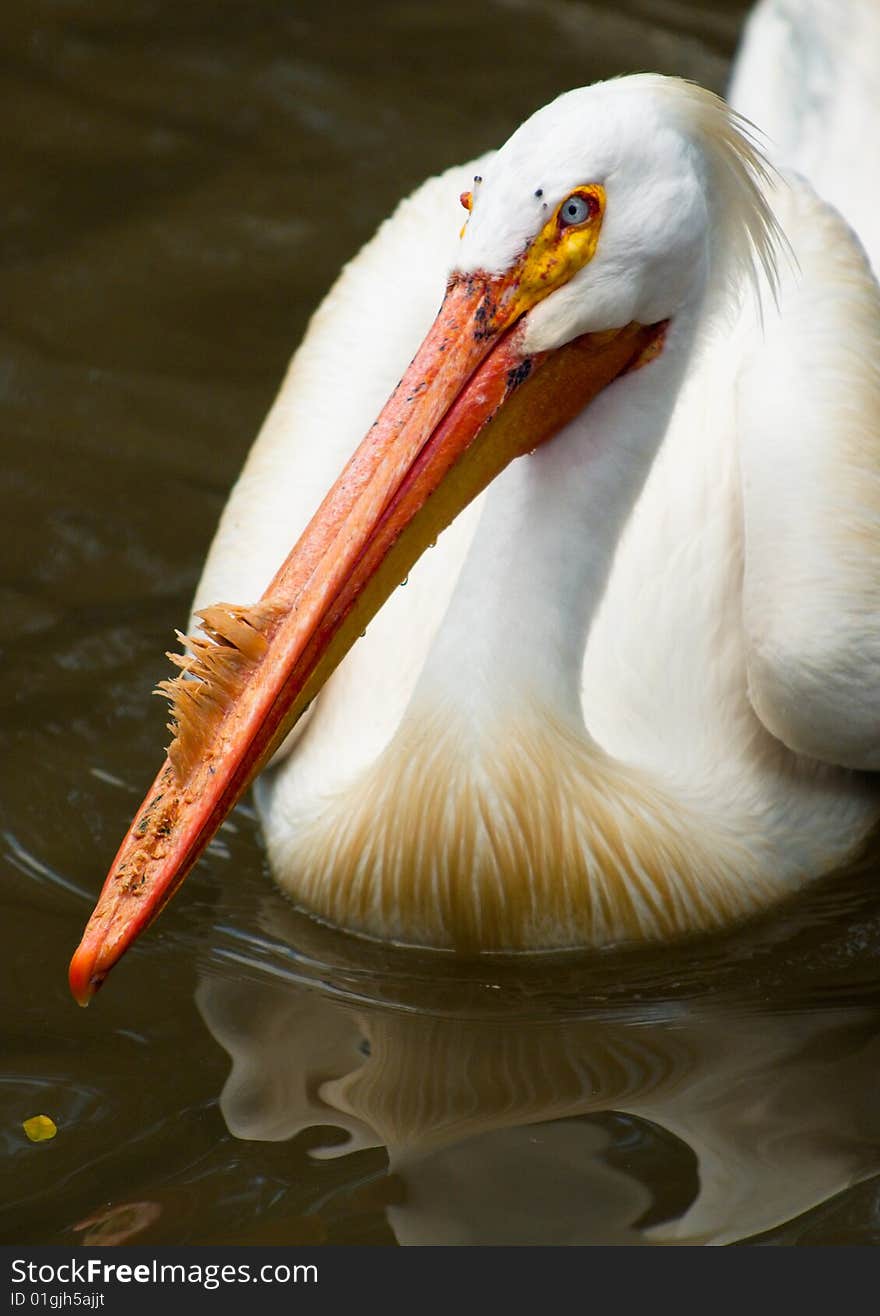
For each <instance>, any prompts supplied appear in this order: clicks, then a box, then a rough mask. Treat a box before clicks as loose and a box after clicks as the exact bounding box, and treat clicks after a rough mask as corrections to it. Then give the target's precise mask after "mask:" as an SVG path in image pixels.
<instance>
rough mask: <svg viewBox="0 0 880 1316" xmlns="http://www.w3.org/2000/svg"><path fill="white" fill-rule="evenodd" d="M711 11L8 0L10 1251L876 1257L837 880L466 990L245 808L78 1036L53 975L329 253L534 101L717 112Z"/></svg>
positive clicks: (872, 1043)
mask: <svg viewBox="0 0 880 1316" xmlns="http://www.w3.org/2000/svg"><path fill="white" fill-rule="evenodd" d="M744 9H745V6H744V5H742V4H739V3H737V4H733V3H728V2H727V0H724V2H723V3H722V0H718V2H717V3H709V2H708V0H705V2H704V3H696V2H695V0H689V2H686V0H668V2H664V3H660V4H657V3H653V2H651V3H649V2H648V0H641V3H640V2H639V0H628V2H627V3H608V4H589V5H588V4H581V3H575V2H574V0H570V2H567V0H545V2H543V3H538V2H532V0H507V2H506V3H487V4H475V3H472V2H465V0H443V3H436V4H435V3H431V2H430V0H427V2H425V3H418V4H416V3H409V4H406V3H402V2H401V3H376V4H371V5H360V4H355V3H351V0H345V2H344V3H333V4H328V5H324V6H313V5H308V6H306V5H300V4H297V3H293V0H287V2H284V3H283V2H282V0H276V2H274V3H270V2H269V0H229V2H227V3H217V2H216V0H200V2H199V3H193V2H190V3H181V2H180V0H127V2H126V3H123V0H7V4H6V6H5V8H4V21H3V24H2V27H0V146H2V153H3V161H4V174H5V183H4V189H3V205H2V208H0V263H2V281H3V302H2V305H3V316H2V321H0V335H2V341H0V426H2V436H3V453H4V456H3V461H2V469H0V481H2V490H3V497H2V513H3V515H2V528H0V535H2V542H3V548H2V558H0V565H2V577H0V600H2V616H3V627H2V645H3V653H2V663H3V674H2V681H0V700H2V705H3V714H2V721H0V737H2V757H0V773H2V788H0V810H2V813H0V833H2V836H0V841H2V866H3V879H2V887H0V899H2V903H3V918H2V924H0V950H2V963H3V971H2V996H3V1022H2V1030H3V1064H2V1072H0V1133H2V1140H3V1141H2V1147H3V1159H2V1162H0V1219H2V1223H0V1239H2V1241H4V1242H29V1243H36V1242H66V1243H76V1242H79V1241H85V1240H91V1241H95V1240H96V1239H103V1241H107V1242H112V1241H113V1239H114V1238H116V1239H122V1238H128V1239H130V1240H131V1241H137V1242H145V1243H146V1242H150V1243H161V1242H166V1243H167V1242H185V1241H194V1242H225V1241H228V1242H267V1241H271V1242H281V1241H291V1242H293V1241H321V1240H328V1241H331V1242H351V1243H364V1242H366V1243H383V1244H384V1243H393V1242H394V1241H395V1240H398V1241H401V1242H413V1241H414V1242H431V1241H437V1242H440V1241H465V1240H473V1241H493V1242H498V1241H512V1242H557V1241H558V1242H602V1241H630V1242H644V1243H663V1242H675V1241H679V1240H681V1239H693V1240H697V1239H706V1240H708V1241H733V1240H739V1239H748V1238H754V1237H759V1238H760V1239H761V1241H766V1242H771V1243H785V1244H790V1243H840V1242H853V1241H857V1242H863V1243H871V1242H874V1241H876V1240H877V1239H878V1238H880V1232H878V1231H880V1216H878V1212H880V1178H877V1177H876V1176H877V1175H880V1145H878V1135H880V1114H878V1102H877V1077H876V1076H877V1072H878V1058H880V1057H878V1040H877V1039H878V1029H880V958H878V957H880V907H878V902H877V901H876V899H875V898H874V897H873V896H872V881H871V878H872V874H871V872H870V870H869V868H866V871H865V872H864V873H856V874H853V875H852V876H851V877H849V878H846V879H845V880H841V881H838V882H837V883H825V884H820V885H819V886H817V887H815V888H813V889H812V890H811V891H809V892H808V893H807V894H806V895H805V896H804V897H803V898H801V899H800V900H798V901H797V902H795V903H794V904H792V905H791V906H789V907H787V908H786V909H784V910H780V911H777V912H775V913H774V914H773V915H771V916H769V917H768V918H766V919H765V920H763V921H762V922H761V923H759V924H756V925H755V926H753V927H751V928H749V929H745V930H741V931H739V932H737V933H735V934H731V935H730V936H727V937H724V938H717V939H714V940H713V941H711V942H705V943H702V944H700V945H695V946H692V947H690V948H683V947H678V948H674V949H667V950H665V951H663V952H662V953H660V952H650V953H649V952H638V953H636V952H627V953H620V952H618V953H614V954H611V953H609V954H602V955H594V956H591V957H583V958H581V959H580V960H578V959H567V960H566V959H563V960H549V959H544V960H540V961H538V962H536V963H533V964H532V965H531V966H530V967H528V966H527V967H519V966H517V965H515V964H508V965H506V966H505V965H485V966H479V965H478V966H475V967H470V968H468V967H466V966H462V965H459V964H456V963H455V961H453V960H449V959H447V958H445V957H438V956H433V957H432V956H426V955H416V954H403V953H394V952H391V951H383V950H381V949H380V948H375V947H374V948H369V947H366V948H365V947H362V946H361V947H358V946H357V945H356V944H353V943H352V942H350V941H349V940H347V939H346V938H344V937H341V936H335V935H332V934H329V933H327V932H322V931H320V930H319V929H317V928H315V927H314V926H313V925H311V924H310V923H309V922H308V921H307V920H303V919H301V918H298V917H296V916H294V915H293V914H292V913H291V911H290V910H289V909H288V907H287V906H286V905H285V904H284V902H283V901H282V900H281V898H280V897H278V896H277V895H276V893H275V892H274V890H273V888H272V887H271V885H270V883H269V880H268V877H267V874H266V871H265V862H264V859H263V855H262V850H261V843H260V838H259V833H258V830H257V828H256V825H255V822H254V819H253V815H252V813H251V811H250V810H249V809H248V807H247V806H245V807H243V808H240V809H239V810H238V812H237V813H236V815H235V816H234V818H233V820H232V822H231V823H230V824H228V825H227V827H226V828H225V829H224V830H223V832H222V833H221V835H220V838H219V840H218V841H217V842H216V843H215V844H214V845H213V846H212V848H211V851H210V853H209V855H208V856H207V859H206V860H205V861H204V862H203V863H202V864H201V865H200V867H199V869H198V870H197V872H196V873H195V874H194V875H193V876H192V878H191V879H190V881H189V883H188V886H187V890H186V892H185V894H184V895H183V896H182V897H181V898H180V900H178V901H177V902H176V903H175V904H174V905H173V906H172V907H171V908H170V909H169V910H168V912H167V913H166V915H165V916H164V918H163V920H162V922H161V923H160V924H159V925H158V926H157V927H156V928H155V929H154V930H153V931H152V932H151V933H150V934H149V935H148V936H147V937H146V938H145V939H144V940H143V942H142V943H141V944H140V945H139V946H138V947H137V948H136V949H135V951H134V952H133V953H132V954H131V955H130V956H129V958H128V960H127V961H126V962H125V963H124V964H123V965H122V966H121V967H120V968H119V969H118V970H117V971H116V973H115V974H114V978H113V980H112V982H111V983H110V985H109V986H108V988H107V989H106V990H105V992H104V993H102V995H101V997H100V998H99V1000H98V1001H97V1002H96V1004H95V1006H94V1007H93V1008H92V1009H91V1010H90V1011H89V1012H87V1013H83V1012H81V1011H79V1010H77V1009H76V1007H75V1006H74V1005H73V1004H72V1003H71V1001H70V998H69V996H68V994H67V987H66V980H65V972H66V964H67V960H68V958H69V955H70V952H71V950H72V948H73V946H74V945H75V943H76V941H77V939H78V936H79V933H80V929H81V926H82V924H83V922H84V920H85V918H86V915H87V913H88V911H89V908H90V902H91V900H92V898H93V896H94V894H95V893H96V892H97V889H98V887H99V885H100V883H101V881H102V879H103V876H104V873H105V872H106V869H107V865H108V863H109V860H110V859H111V857H112V854H113V852H114V851H115V848H116V845H117V843H118V841H119V839H120V837H121V835H122V833H123V831H124V829H125V827H126V825H127V822H128V820H129V817H130V815H131V812H132V810H133V808H134V807H135V806H136V805H137V804H138V803H139V801H140V799H141V796H142V794H143V790H144V788H145V786H146V785H147V784H148V783H149V781H150V780H151V779H152V776H153V773H154V771H155V768H156V766H157V762H158V759H157V755H158V754H159V753H160V748H161V746H162V744H163V743H164V739H165V737H164V730H163V723H164V720H165V717H164V711H163V708H162V707H161V706H160V704H159V702H158V701H157V700H152V699H150V697H149V691H150V689H151V688H152V686H153V684H154V683H155V681H156V680H157V679H158V678H159V677H160V676H164V675H165V674H166V664H165V661H164V659H163V658H162V653H163V650H164V649H165V648H166V647H167V646H168V643H169V641H170V639H171V635H172V631H173V628H174V626H176V625H181V624H182V623H183V622H184V621H185V619H186V616H187V613H188V605H189V599H190V595H191V592H192V589H193V586H194V584H195V581H196V578H197V575H198V571H199V565H200V562H201V559H202V556H203V554H204V552H205V550H206V548H207V544H208V541H209V538H210V535H211V533H212V530H213V526H214V523H215V521H216V518H217V516H218V513H219V511H220V508H221V507H222V505H223V502H224V499H225V496H226V492H227V490H228V488H229V485H230V483H231V481H232V479H233V478H234V475H235V473H236V471H237V468H238V467H239V465H240V463H241V461H242V459H243V456H244V454H245V452H246V450H247V447H248V445H249V443H250V440H251V438H252V436H253V434H254V433H255V431H256V429H257V427H258V425H259V422H260V420H261V419H262V416H263V414H264V412H265V410H266V408H267V406H268V404H269V402H270V400H271V398H272V395H273V392H274V389H275V388H276V386H277V384H278V381H279V379H280V377H281V374H282V371H283V368H284V365H285V363H286V360H287V358H288V356H289V354H290V352H291V350H292V348H293V346H294V345H295V343H296V341H297V339H298V337H299V336H300V334H301V332H302V329H303V327H304V325H305V322H306V319H307V317H308V315H309V313H310V311H311V309H312V308H313V307H314V305H315V304H316V302H317V300H318V299H319V298H320V296H321V295H322V293H323V292H324V290H325V289H326V288H327V287H328V285H329V283H330V282H331V280H332V278H333V276H334V274H335V272H336V270H337V269H338V267H339V265H340V264H341V263H342V262H343V260H345V259H346V258H347V257H348V256H350V255H352V254H353V253H354V252H355V251H356V250H357V248H358V247H359V246H360V244H361V243H362V242H363V241H364V240H365V239H366V238H367V237H368V236H369V235H370V233H371V232H372V230H373V229H374V227H375V226H376V224H377V223H378V221H379V220H380V219H381V218H382V217H383V216H384V215H385V214H386V213H387V212H388V211H389V210H390V209H391V207H392V206H393V204H394V202H395V201H396V200H397V199H398V197H399V196H400V195H402V194H403V193H405V192H406V191H408V190H409V189H411V188H412V187H413V186H414V185H415V184H416V183H417V182H419V181H420V179H421V178H422V177H423V176H425V174H427V173H432V172H436V171H437V170H439V169H441V168H443V167H444V166H446V165H448V164H450V163H453V162H454V161H456V160H462V159H467V158H469V157H471V156H473V155H475V154H477V153H478V152H479V151H482V150H484V149H485V148H487V147H489V146H492V145H495V144H498V143H500V142H501V141H502V140H503V139H504V138H505V137H506V136H507V134H508V133H509V132H510V130H511V129H512V128H513V127H514V126H515V125H516V124H517V123H518V122H519V121H520V120H521V119H522V118H523V117H524V116H525V115H526V114H527V113H528V112H529V111H530V110H532V109H533V108H535V107H536V106H538V105H540V104H542V103H543V102H545V101H546V100H548V99H550V98H551V97H552V96H553V95H554V94H556V93H557V92H559V91H561V90H563V89H565V88H567V87H570V86H575V85H580V84H582V83H585V82H588V81H591V80H593V79H594V78H596V77H600V76H606V75H608V74H612V73H617V72H624V71H631V70H634V69H644V68H651V69H658V70H660V71H664V72H676V73H683V74H686V75H688V76H691V77H694V78H697V79H698V80H700V81H702V82H704V83H706V84H708V85H710V86H713V87H716V88H718V89H721V88H722V87H723V85H724V81H725V77H726V70H727V67H728V62H729V59H730V56H731V54H732V52H733V49H734V46H735V42H736V38H737V32H738V27H739V23H740V20H741V17H742V14H743V12H744ZM230 1054H231V1055H234V1057H235V1063H234V1066H233V1069H232V1071H231V1073H230V1058H229V1057H230ZM221 1092H222V1093H223V1094H224V1095H223V1099H222V1102H221ZM39 1113H46V1114H49V1115H51V1116H52V1117H53V1119H54V1120H55V1121H56V1122H57V1124H58V1126H59V1133H58V1136H57V1137H56V1138H55V1139H54V1140H53V1141H51V1142H48V1143H44V1144H41V1145H33V1144H31V1143H29V1142H28V1141H27V1140H26V1138H25V1137H24V1134H23V1132H22V1129H21V1121H22V1120H23V1119H26V1118H27V1117H29V1116H31V1115H35V1114H39Z"/></svg>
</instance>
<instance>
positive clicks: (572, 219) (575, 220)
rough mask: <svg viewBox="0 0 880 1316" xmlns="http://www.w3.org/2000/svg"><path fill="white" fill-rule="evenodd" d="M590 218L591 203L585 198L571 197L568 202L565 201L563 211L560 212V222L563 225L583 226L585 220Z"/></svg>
mask: <svg viewBox="0 0 880 1316" xmlns="http://www.w3.org/2000/svg"><path fill="white" fill-rule="evenodd" d="M589 217H590V203H589V201H587V199H586V198H585V197H582V196H570V197H569V198H568V200H567V201H563V203H562V209H561V210H560V212H559V218H560V221H561V222H562V223H563V224H583V222H584V220H585V219H589Z"/></svg>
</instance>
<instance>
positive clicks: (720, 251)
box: [636, 73, 797, 311]
mask: <svg viewBox="0 0 880 1316" xmlns="http://www.w3.org/2000/svg"><path fill="white" fill-rule="evenodd" d="M636 77H637V79H638V81H640V82H643V83H645V84H649V89H650V91H651V93H652V94H654V95H656V96H657V98H658V100H659V102H660V103H661V104H662V106H663V110H664V112H665V113H666V114H668V115H670V116H671V118H672V121H673V122H674V123H675V124H676V126H677V127H678V128H679V130H680V131H681V132H682V134H683V135H684V136H685V137H686V138H688V139H690V140H691V141H692V142H693V144H694V146H695V147H696V148H697V150H698V151H699V154H700V157H701V158H702V160H703V161H704V163H705V166H706V190H707V201H708V205H709V211H710V215H711V219H712V233H713V251H712V263H713V267H714V268H713V275H712V277H713V282H714V283H715V286H716V288H718V289H719V290H720V291H722V293H723V294H726V295H727V297H729V296H730V294H731V292H732V291H734V290H738V289H740V288H742V287H743V285H745V286H746V287H749V288H751V290H752V292H753V294H754V297H755V301H756V305H757V307H758V309H759V311H760V309H761V305H762V291H763V290H764V288H767V289H769V292H770V295H771V297H772V298H773V301H774V302H778V298H779V281H780V275H779V266H780V263H781V262H782V261H783V260H785V261H788V262H791V264H793V265H796V263H797V262H796V260H795V256H794V253H793V251H792V249H791V246H790V244H789V241H788V239H787V237H786V236H785V233H784V232H783V230H782V228H781V226H780V224H779V221H778V220H777V218H776V216H775V214H774V213H773V208H772V206H771V204H770V201H769V199H768V197H769V196H770V195H772V192H773V190H774V189H775V188H776V187H778V186H779V185H780V181H781V180H780V176H779V174H778V172H777V170H776V169H775V168H774V166H773V165H772V164H771V163H770V161H769V160H768V159H767V157H766V155H765V154H764V151H763V150H762V146H761V136H762V134H761V132H760V130H759V129H758V128H757V127H756V126H755V125H754V124H753V123H751V122H750V120H748V119H746V118H745V117H744V116H743V115H741V114H739V113H738V112H737V111H736V110H734V109H732V108H731V106H730V105H728V104H727V102H726V101H725V100H723V99H722V97H720V96H717V95H716V94H715V93H714V92H712V91H707V90H706V88H705V87H701V86H699V84H697V83H695V82H688V81H687V80H685V79H684V78H672V77H664V76H662V75H660V74H653V73H644V74H638V75H636Z"/></svg>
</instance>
